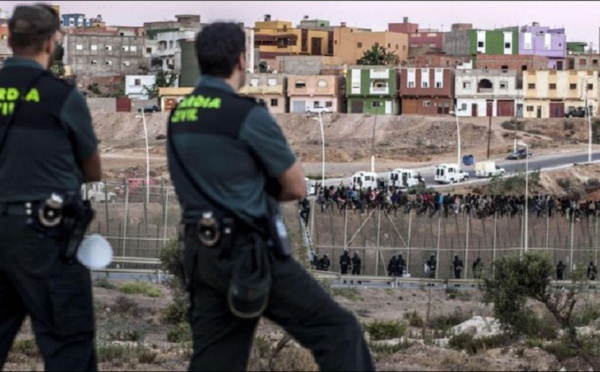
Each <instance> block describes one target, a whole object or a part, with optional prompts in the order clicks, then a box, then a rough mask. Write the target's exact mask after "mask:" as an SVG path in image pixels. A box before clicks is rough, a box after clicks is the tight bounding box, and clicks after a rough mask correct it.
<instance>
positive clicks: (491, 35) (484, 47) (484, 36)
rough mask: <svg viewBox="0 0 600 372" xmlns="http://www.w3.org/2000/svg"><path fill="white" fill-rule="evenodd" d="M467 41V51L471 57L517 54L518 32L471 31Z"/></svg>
mask: <svg viewBox="0 0 600 372" xmlns="http://www.w3.org/2000/svg"><path fill="white" fill-rule="evenodd" d="M469 39H470V48H469V51H470V53H471V55H473V56H476V55H477V54H486V55H507V54H514V55H516V54H519V33H518V32H514V31H498V30H494V31H485V30H471V33H470V35H469Z"/></svg>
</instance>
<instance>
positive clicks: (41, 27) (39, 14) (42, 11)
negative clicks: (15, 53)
mask: <svg viewBox="0 0 600 372" xmlns="http://www.w3.org/2000/svg"><path fill="white" fill-rule="evenodd" d="M8 29H9V31H10V33H11V34H30V35H48V36H49V35H52V34H53V33H55V32H57V31H60V18H59V16H58V13H57V12H56V10H54V9H53V8H52V7H51V6H49V5H47V4H35V5H19V6H17V7H16V8H15V11H14V12H13V15H12V17H11V18H10V20H9V21H8Z"/></svg>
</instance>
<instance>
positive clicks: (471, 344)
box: [448, 333, 510, 355]
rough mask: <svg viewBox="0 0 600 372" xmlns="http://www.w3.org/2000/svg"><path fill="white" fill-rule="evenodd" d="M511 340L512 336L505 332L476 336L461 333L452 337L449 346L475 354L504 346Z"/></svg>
mask: <svg viewBox="0 0 600 372" xmlns="http://www.w3.org/2000/svg"><path fill="white" fill-rule="evenodd" d="M509 341H510V338H509V337H508V336H506V335H504V334H498V335H494V336H486V337H480V338H474V337H473V336H472V335H470V334H467V333H461V334H458V335H454V336H452V337H450V339H449V340H448V347H450V348H451V349H454V350H459V351H462V350H464V351H466V352H467V353H469V354H471V355H474V354H477V353H479V352H481V351H485V350H488V349H494V348H497V347H500V346H504V345H506V344H507V343H508V342H509Z"/></svg>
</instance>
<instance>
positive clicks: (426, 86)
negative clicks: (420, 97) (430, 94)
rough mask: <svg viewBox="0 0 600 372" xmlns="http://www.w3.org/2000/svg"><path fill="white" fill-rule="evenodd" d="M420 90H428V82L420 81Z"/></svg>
mask: <svg viewBox="0 0 600 372" xmlns="http://www.w3.org/2000/svg"><path fill="white" fill-rule="evenodd" d="M421 88H429V82H428V81H422V82H421Z"/></svg>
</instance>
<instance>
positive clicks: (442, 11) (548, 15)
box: [0, 0, 600, 49]
mask: <svg viewBox="0 0 600 372" xmlns="http://www.w3.org/2000/svg"><path fill="white" fill-rule="evenodd" d="M36 2H38V1H4V0H3V1H2V2H0V9H2V10H5V11H8V13H9V15H10V13H11V12H12V9H13V8H14V6H15V5H16V4H23V3H36ZM42 2H47V1H42ZM47 3H52V4H57V5H60V6H61V12H62V13H84V14H86V16H87V17H96V16H97V15H98V14H101V15H102V18H103V19H104V20H105V21H106V22H107V24H109V25H115V26H141V25H142V24H143V23H144V22H148V21H164V20H174V19H175V18H174V16H175V15H176V14H199V15H200V16H201V22H203V23H208V22H213V21H218V20H230V21H237V22H244V24H245V25H246V26H251V25H254V22H256V21H258V20H261V19H262V17H263V16H264V15H265V14H270V15H271V18H272V19H273V20H275V19H279V20H286V21H291V22H292V24H293V25H294V26H295V25H297V24H298V23H299V22H300V20H301V19H302V18H303V17H304V16H305V15H308V16H309V18H310V19H317V18H318V19H325V20H329V21H330V22H331V24H332V25H339V24H340V22H346V23H347V24H348V26H356V27H364V28H371V29H372V30H373V31H385V30H386V28H387V24H388V23H400V22H402V19H403V17H408V18H409V22H411V23H418V24H419V27H421V28H436V29H439V30H442V31H449V30H450V25H451V24H452V23H472V24H473V27H475V28H480V29H492V28H495V27H498V28H499V27H508V26H524V25H531V23H532V22H539V23H540V25H541V26H548V27H551V28H563V27H564V28H565V29H566V30H565V33H566V35H567V40H568V41H583V42H587V43H588V45H589V43H593V45H592V46H593V48H594V49H598V45H599V43H600V36H599V34H600V33H599V27H600V21H599V20H598V18H597V16H598V14H600V1H139V2H138V1H52V2H47ZM575 14H576V16H574V15H575ZM365 15H367V16H366V17H365Z"/></svg>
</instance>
